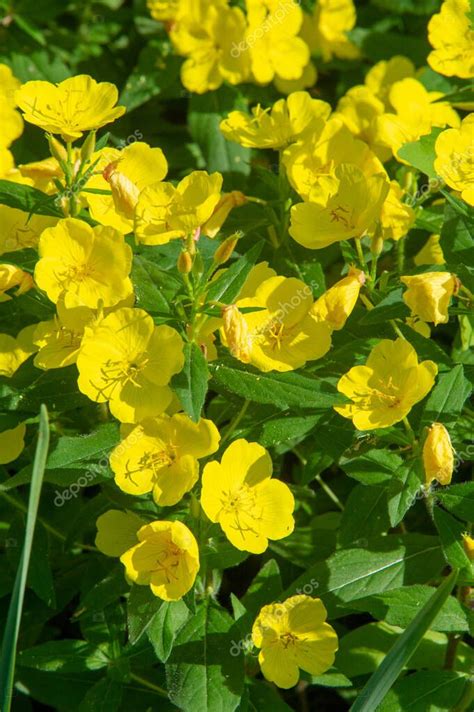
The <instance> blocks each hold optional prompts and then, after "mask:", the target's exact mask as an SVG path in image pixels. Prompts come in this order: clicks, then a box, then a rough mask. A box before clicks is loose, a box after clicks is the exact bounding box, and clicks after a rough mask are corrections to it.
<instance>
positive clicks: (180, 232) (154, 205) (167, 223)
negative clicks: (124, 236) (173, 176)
mask: <svg viewBox="0 0 474 712" xmlns="http://www.w3.org/2000/svg"><path fill="white" fill-rule="evenodd" d="M221 187H222V176H221V174H220V173H211V175H209V174H208V173H206V171H194V172H193V173H190V175H188V176H186V178H183V180H182V181H180V182H179V183H178V186H177V187H176V188H175V187H174V186H173V185H172V184H171V183H154V184H153V185H150V186H148V187H147V188H145V189H144V190H143V191H142V192H141V193H140V197H139V198H138V203H137V207H136V212H135V233H136V237H137V240H138V241H139V242H141V243H143V244H144V245H164V244H166V243H167V242H169V241H170V240H175V239H177V238H182V237H187V236H189V235H192V234H193V233H195V232H196V231H197V230H198V229H199V228H201V227H202V226H203V225H204V224H205V223H206V222H207V221H208V220H209V218H210V217H211V216H212V214H213V213H214V210H215V208H216V207H217V205H218V204H219V201H220V199H221V192H220V191H221Z"/></svg>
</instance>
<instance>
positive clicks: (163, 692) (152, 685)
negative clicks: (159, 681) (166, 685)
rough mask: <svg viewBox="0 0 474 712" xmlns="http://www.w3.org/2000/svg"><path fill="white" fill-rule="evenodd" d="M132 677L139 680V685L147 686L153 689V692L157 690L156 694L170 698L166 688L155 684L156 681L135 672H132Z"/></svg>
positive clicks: (136, 680)
mask: <svg viewBox="0 0 474 712" xmlns="http://www.w3.org/2000/svg"><path fill="white" fill-rule="evenodd" d="M130 679H131V680H134V681H135V682H138V684H139V685H142V686H143V687H146V688H147V689H148V690H153V692H156V694H157V695H160V697H166V698H168V693H167V692H166V690H164V689H163V688H162V687H158V685H155V683H154V682H150V680H146V679H145V678H144V677H140V675H136V674H135V673H134V672H131V673H130Z"/></svg>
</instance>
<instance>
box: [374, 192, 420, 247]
mask: <svg viewBox="0 0 474 712" xmlns="http://www.w3.org/2000/svg"><path fill="white" fill-rule="evenodd" d="M402 198H403V190H402V188H401V186H400V184H399V183H398V182H397V181H396V180H392V181H390V187H389V191H388V194H387V197H386V199H385V202H384V204H383V206H382V211H381V213H380V226H381V228H382V238H383V239H384V240H399V239H400V238H401V237H404V236H405V235H406V234H407V232H408V230H409V229H410V228H411V226H412V225H413V223H414V222H415V218H416V214H415V211H414V210H413V208H412V207H410V206H409V205H407V203H404V202H403V200H402Z"/></svg>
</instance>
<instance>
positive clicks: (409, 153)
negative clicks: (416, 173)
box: [397, 127, 444, 179]
mask: <svg viewBox="0 0 474 712" xmlns="http://www.w3.org/2000/svg"><path fill="white" fill-rule="evenodd" d="M442 131H444V129H441V128H438V127H435V128H433V129H431V133H430V134H429V135H427V136H420V138H419V139H418V140H417V141H413V142H412V143H406V144H405V145H404V146H402V147H401V148H399V149H398V153H397V155H398V156H399V157H400V158H403V159H404V160H405V161H407V163H409V164H410V165H411V166H414V167H415V168H418V170H420V171H421V172H422V173H425V174H426V175H427V176H428V177H429V178H433V179H436V178H437V176H436V171H435V169H434V160H435V158H436V154H435V143H436V139H437V138H438V136H439V135H440V133H441V132H442Z"/></svg>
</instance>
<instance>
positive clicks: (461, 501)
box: [436, 482, 474, 522]
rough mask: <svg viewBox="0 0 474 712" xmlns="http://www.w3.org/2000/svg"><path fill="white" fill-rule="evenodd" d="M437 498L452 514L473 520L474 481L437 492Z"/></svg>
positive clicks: (465, 519)
mask: <svg viewBox="0 0 474 712" xmlns="http://www.w3.org/2000/svg"><path fill="white" fill-rule="evenodd" d="M436 498H437V499H438V500H439V501H440V502H441V504H442V505H443V506H444V507H446V509H448V510H449V511H450V512H451V513H452V514H454V515H455V516H456V517H459V518H460V519H464V521H466V522H471V521H472V513H473V512H474V482H465V483H463V484H459V485H451V487H446V488H445V489H440V490H438V491H437V492H436Z"/></svg>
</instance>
